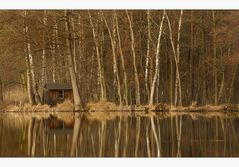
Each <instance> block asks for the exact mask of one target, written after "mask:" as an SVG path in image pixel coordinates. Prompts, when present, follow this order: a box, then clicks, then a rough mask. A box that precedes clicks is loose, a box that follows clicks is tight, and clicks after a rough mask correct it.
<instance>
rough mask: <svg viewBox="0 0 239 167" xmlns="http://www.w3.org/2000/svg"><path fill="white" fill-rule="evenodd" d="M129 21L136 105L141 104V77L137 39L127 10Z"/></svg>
mask: <svg viewBox="0 0 239 167" xmlns="http://www.w3.org/2000/svg"><path fill="white" fill-rule="evenodd" d="M126 15H127V19H128V22H129V28H130V37H131V51H132V56H133V67H134V77H135V89H136V91H135V99H136V105H139V104H140V87H139V77H138V70H137V66H136V53H135V39H134V30H133V25H132V20H131V18H130V16H129V13H128V11H127V10H126Z"/></svg>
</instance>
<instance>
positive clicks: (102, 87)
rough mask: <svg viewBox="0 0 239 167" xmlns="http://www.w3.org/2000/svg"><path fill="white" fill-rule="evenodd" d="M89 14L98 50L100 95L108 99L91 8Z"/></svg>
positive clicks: (101, 97)
mask: <svg viewBox="0 0 239 167" xmlns="http://www.w3.org/2000/svg"><path fill="white" fill-rule="evenodd" d="M88 14H89V19H90V25H91V29H92V34H93V38H94V43H95V50H96V55H97V64H98V73H99V82H100V95H101V96H100V99H101V100H106V99H107V98H106V88H105V79H104V75H103V68H102V64H101V58H100V51H99V43H98V41H97V34H96V32H95V27H94V25H93V21H92V16H91V13H90V11H89V10H88Z"/></svg>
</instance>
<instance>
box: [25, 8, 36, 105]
mask: <svg viewBox="0 0 239 167" xmlns="http://www.w3.org/2000/svg"><path fill="white" fill-rule="evenodd" d="M24 35H25V42H24V45H25V46H24V50H25V55H26V66H27V71H26V73H27V74H26V75H27V94H28V100H29V103H30V104H32V105H33V104H35V103H36V101H35V95H34V92H33V84H32V75H31V64H30V53H29V48H28V47H29V37H28V25H27V11H26V10H25V11H24Z"/></svg>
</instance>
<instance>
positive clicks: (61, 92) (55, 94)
mask: <svg viewBox="0 0 239 167" xmlns="http://www.w3.org/2000/svg"><path fill="white" fill-rule="evenodd" d="M66 99H69V100H72V101H73V91H72V86H71V84H65V83H47V84H45V85H44V92H43V103H44V104H48V105H51V106H53V105H56V104H57V103H61V102H63V101H65V100H66Z"/></svg>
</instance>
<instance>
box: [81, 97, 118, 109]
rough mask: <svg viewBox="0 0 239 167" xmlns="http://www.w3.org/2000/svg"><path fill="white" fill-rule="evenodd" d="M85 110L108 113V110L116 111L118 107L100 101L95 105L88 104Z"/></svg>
mask: <svg viewBox="0 0 239 167" xmlns="http://www.w3.org/2000/svg"><path fill="white" fill-rule="evenodd" d="M86 109H87V110H88V111H109V110H111V111H112V110H118V109H119V107H118V106H116V104H114V103H112V102H108V101H106V100H101V101H99V102H97V103H88V104H87V105H86Z"/></svg>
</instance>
